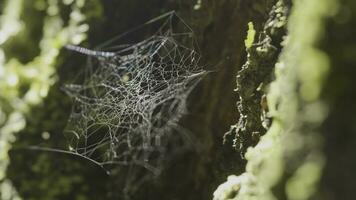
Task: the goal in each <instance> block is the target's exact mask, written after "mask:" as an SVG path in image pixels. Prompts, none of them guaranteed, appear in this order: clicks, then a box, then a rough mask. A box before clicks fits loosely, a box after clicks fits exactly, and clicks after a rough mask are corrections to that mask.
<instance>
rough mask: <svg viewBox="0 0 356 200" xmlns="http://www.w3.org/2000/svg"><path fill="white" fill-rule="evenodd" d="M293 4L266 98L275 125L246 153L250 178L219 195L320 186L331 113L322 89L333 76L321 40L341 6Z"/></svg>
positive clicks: (261, 194)
mask: <svg viewBox="0 0 356 200" xmlns="http://www.w3.org/2000/svg"><path fill="white" fill-rule="evenodd" d="M293 3H294V4H293V9H292V13H291V16H290V18H289V20H288V32H289V35H288V37H287V39H286V40H285V42H284V43H285V46H284V48H283V51H282V54H281V56H280V58H279V61H278V63H277V64H276V68H275V76H276V80H275V81H273V82H272V83H271V85H270V90H269V92H268V97H267V99H268V108H269V115H271V116H272V117H273V123H272V126H271V128H270V129H269V130H268V132H267V133H266V135H264V136H262V138H261V140H260V141H259V143H258V144H257V145H256V147H254V148H250V149H249V150H248V152H247V153H246V158H247V160H248V164H247V167H246V173H245V174H243V175H241V176H245V177H248V180H246V181H245V182H244V183H242V184H241V185H240V186H239V188H240V189H239V190H238V191H237V192H235V193H236V195H234V197H231V198H220V197H219V196H216V197H215V198H216V199H236V200H246V199H249V200H257V199H258V200H262V199H266V200H272V199H273V200H274V199H291V200H307V199H311V198H312V197H313V196H314V195H315V193H316V191H317V190H318V181H319V179H320V175H321V170H322V168H323V165H324V156H323V154H322V152H321V147H322V144H321V140H320V138H321V134H320V127H321V124H322V122H323V120H324V119H325V117H326V114H327V112H326V108H327V107H326V106H325V102H324V101H323V99H322V98H321V93H320V91H321V90H322V88H323V87H324V85H325V82H324V80H325V78H326V76H327V75H328V74H329V58H328V56H327V55H326V53H325V52H323V51H322V50H321V49H320V48H319V47H318V44H320V39H321V38H322V36H323V31H324V29H325V26H324V23H325V19H327V18H328V17H330V16H332V14H333V13H334V11H335V8H337V5H336V0H327V1H323V2H320V1H318V0H295V1H294V2H293ZM306 22H308V23H306ZM222 189H223V188H222V187H219V188H218V190H222ZM218 190H217V191H218ZM217 193H218V192H217Z"/></svg>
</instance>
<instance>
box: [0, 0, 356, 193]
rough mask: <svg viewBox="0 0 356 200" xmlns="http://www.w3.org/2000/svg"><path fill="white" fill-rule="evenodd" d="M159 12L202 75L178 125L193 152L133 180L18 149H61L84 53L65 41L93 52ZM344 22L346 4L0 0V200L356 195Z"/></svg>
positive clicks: (355, 122) (351, 38)
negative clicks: (173, 18)
mask: <svg viewBox="0 0 356 200" xmlns="http://www.w3.org/2000/svg"><path fill="white" fill-rule="evenodd" d="M170 11H175V13H176V14H177V15H178V16H179V17H180V18H182V20H184V22H185V23H186V24H187V25H189V27H190V28H191V29H192V31H193V32H194V35H195V40H196V43H197V45H196V46H197V47H196V48H197V51H198V52H199V53H200V56H201V59H200V60H199V66H202V67H203V69H204V70H206V71H208V72H209V73H207V75H205V76H204V77H203V79H202V80H201V81H200V82H199V84H198V85H197V86H196V87H195V88H194V90H193V91H192V92H191V95H190V96H189V98H188V102H187V113H186V115H184V116H183V117H182V118H181V119H180V121H179V125H180V127H182V128H184V130H189V131H188V133H189V134H191V137H192V138H194V144H195V147H194V148H193V149H188V150H186V151H184V152H181V153H180V154H179V155H177V156H175V157H174V158H171V159H170V160H169V162H167V163H166V165H165V167H164V169H163V171H162V173H160V174H159V175H150V176H146V175H145V174H146V173H147V172H146V171H145V170H144V169H142V170H139V171H138V173H136V175H135V176H134V177H132V176H131V174H132V173H130V169H127V168H125V167H117V168H115V166H114V169H113V170H112V171H111V174H110V175H108V174H107V173H106V172H105V170H103V169H102V168H100V167H98V166H97V165H96V164H94V163H93V162H90V161H89V160H87V159H83V158H80V157H79V156H75V155H71V154H66V153H58V152H51V151H45V150H40V149H37V150H36V149H33V148H32V149H31V148H29V147H31V146H32V147H33V146H37V147H48V148H51V149H58V150H66V151H69V149H68V141H67V140H66V138H65V136H64V130H65V127H66V126H67V123H68V119H69V116H70V113H71V110H72V105H73V101H72V99H71V98H70V97H69V96H68V95H67V94H66V93H65V92H64V90H63V86H64V85H65V84H68V83H72V82H73V81H74V80H75V79H76V78H77V76H78V74H80V73H81V72H82V71H83V70H84V68H85V66H86V64H87V57H86V56H85V55H80V54H78V53H75V52H73V51H70V50H68V49H66V48H64V47H65V45H68V44H72V45H79V46H82V47H85V48H89V49H94V48H96V47H98V46H100V45H102V44H103V43H104V42H106V41H108V40H109V39H111V38H114V37H115V36H118V35H119V34H121V33H125V32H126V31H128V30H130V29H132V28H134V27H137V26H139V25H142V24H144V23H146V22H147V21H149V20H151V19H154V18H156V17H158V16H162V15H164V14H165V13H168V12H170ZM355 12H356V2H355V1H354V0H322V1H321V0H196V1H195V0H194V1H192V0H145V1H142V0H0V199H1V200H20V199H23V200H68V199H70V200H89V199H90V200H92V199H100V200H106V199H108V200H113V199H115V200H116V199H117V200H120V199H137V200H143V199H145V200H150V199H151V200H157V199H162V200H183V199H184V200H200V199H214V200H228V199H234V200H275V199H280V200H283V199H288V200H309V199H320V200H321V199H323V200H336V199H345V200H347V199H350V200H351V199H355V193H354V191H355V189H356V172H355V169H356V155H355V153H356V134H355V132H356V117H355V116H356V115H355V113H356V91H355V88H356V87H355V86H356V79H355V77H354V75H355V74H356V73H355V72H356V68H354V67H356V66H355V64H356V39H355V35H356V29H355V25H356V15H355ZM179 28H182V27H179V26H178V27H177V29H179ZM153 32H154V30H151V29H148V30H146V31H143V32H139V34H138V35H137V37H139V38H147V37H149V36H150V35H152V34H153ZM135 37H136V36H135ZM182 130H183V129H182Z"/></svg>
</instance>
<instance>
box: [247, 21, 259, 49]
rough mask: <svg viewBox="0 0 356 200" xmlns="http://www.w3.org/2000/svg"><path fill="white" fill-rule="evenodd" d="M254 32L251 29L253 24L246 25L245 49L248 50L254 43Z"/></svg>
mask: <svg viewBox="0 0 356 200" xmlns="http://www.w3.org/2000/svg"><path fill="white" fill-rule="evenodd" d="M255 37H256V30H255V29H254V27H253V22H249V23H248V30H247V37H246V39H245V47H246V48H247V49H249V48H250V47H251V46H252V44H253V43H254V41H255Z"/></svg>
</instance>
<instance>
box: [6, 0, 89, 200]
mask: <svg viewBox="0 0 356 200" xmlns="http://www.w3.org/2000/svg"><path fill="white" fill-rule="evenodd" d="M5 3H6V4H5V5H6V6H5V7H4V10H3V13H2V15H1V17H0V22H1V24H0V25H1V26H0V45H1V46H0V91H1V97H0V132H1V138H0V140H1V142H2V145H1V150H0V151H1V160H0V162H1V165H0V167H1V168H0V172H1V174H0V179H1V180H2V179H4V178H5V177H4V172H5V169H6V166H7V165H8V156H7V152H8V150H9V149H10V148H11V145H10V142H13V141H14V140H15V137H14V133H16V132H18V131H20V130H21V129H23V128H24V127H25V125H26V119H25V116H26V115H27V114H29V111H30V110H31V108H32V107H33V106H35V105H38V104H41V103H42V99H43V98H45V97H46V96H47V94H48V91H49V89H50V87H51V86H52V85H53V84H54V83H55V82H56V80H57V76H56V75H55V74H56V69H55V68H56V66H57V63H58V56H59V53H60V49H61V48H62V47H63V45H65V44H67V43H72V44H78V43H80V42H81V41H83V40H84V39H85V38H86V32H87V30H88V25H87V24H86V23H85V19H86V17H85V15H84V14H83V13H82V9H83V7H84V6H85V4H84V1H81V0H76V1H70V2H68V1H66V2H65V5H63V4H61V3H60V2H59V1H58V0H48V1H44V0H36V1H35V2H33V1H23V0H11V1H10V0H8V1H5ZM63 6H67V7H70V8H71V10H70V12H69V13H67V15H68V17H67V20H66V19H65V18H66V17H63V16H62V15H65V14H66V13H61V12H60V9H59V7H63ZM3 183H4V184H2V186H1V188H2V190H1V194H2V199H4V200H5V199H8V198H10V197H11V195H8V193H13V191H10V190H9V188H11V187H10V186H9V185H8V183H9V181H3ZM11 198H13V197H11Z"/></svg>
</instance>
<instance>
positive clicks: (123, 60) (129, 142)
mask: <svg viewBox="0 0 356 200" xmlns="http://www.w3.org/2000/svg"><path fill="white" fill-rule="evenodd" d="M176 27H177V28H176ZM152 28H156V30H157V31H155V33H154V34H152V35H150V36H149V37H147V38H145V39H143V40H141V41H138V42H133V41H132V39H130V36H132V37H133V36H134V35H137V33H139V32H140V31H144V30H143V29H147V30H152ZM178 29H179V30H180V31H178ZM182 30H183V31H182ZM125 37H126V38H125ZM127 38H129V39H127ZM133 38H135V37H133ZM120 41H124V42H127V41H129V42H127V43H126V44H122V43H121V44H120V45H115V43H116V44H118V43H120ZM105 46H108V48H106V50H104V49H103V48H101V50H90V49H86V48H82V47H78V46H72V45H68V46H67V48H68V49H70V50H73V51H76V52H79V53H81V54H85V55H87V57H88V61H87V66H86V67H85V70H84V73H83V74H84V76H83V77H82V78H80V79H79V80H78V81H77V82H79V83H72V84H67V85H66V86H65V88H64V90H65V92H66V93H67V94H68V95H69V96H70V97H71V98H72V99H73V108H72V112H71V114H70V117H69V120H68V124H67V127H66V133H65V136H66V138H67V140H68V143H69V151H70V152H71V153H73V154H76V155H79V156H81V157H84V158H87V159H89V160H91V161H93V162H95V163H96V164H98V165H100V166H102V167H105V166H117V165H121V166H139V167H143V168H144V169H146V170H148V171H150V172H152V173H153V174H156V175H157V174H159V173H160V172H161V171H162V169H163V166H164V163H165V162H166V161H167V160H169V159H170V158H171V157H172V156H173V154H176V153H177V152H180V151H182V150H183V149H185V148H186V147H187V146H190V145H192V144H191V136H190V135H189V134H188V131H187V130H185V129H184V128H183V127H181V126H180V125H179V121H180V119H181V118H182V116H183V115H184V114H186V113H187V108H186V102H187V98H188V96H189V94H190V92H191V91H192V90H193V89H194V87H195V86H196V85H197V83H198V82H199V81H200V80H201V78H202V77H203V75H204V74H206V72H205V71H204V70H202V68H201V67H200V66H199V65H198V62H199V58H200V56H199V54H198V52H197V51H195V50H194V49H195V41H194V37H193V32H192V31H191V29H190V28H189V27H188V26H187V25H186V24H185V23H184V22H183V21H182V20H181V19H180V18H179V17H178V16H177V15H176V14H175V13H173V12H171V13H168V14H165V15H162V16H160V17H158V18H155V19H153V20H151V21H149V22H147V23H145V24H143V25H141V26H139V27H136V28H134V29H132V30H131V31H129V32H126V33H124V34H123V35H120V36H118V37H117V38H114V39H112V40H110V41H109V42H108V43H106V44H105Z"/></svg>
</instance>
